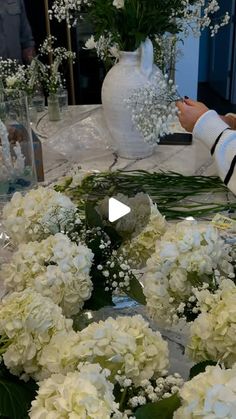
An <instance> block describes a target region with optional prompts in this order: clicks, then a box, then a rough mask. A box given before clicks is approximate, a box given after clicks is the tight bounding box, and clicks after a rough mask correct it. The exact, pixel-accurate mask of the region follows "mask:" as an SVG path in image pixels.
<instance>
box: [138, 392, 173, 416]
mask: <svg viewBox="0 0 236 419" xmlns="http://www.w3.org/2000/svg"><path fill="white" fill-rule="evenodd" d="M180 406H181V401H180V398H179V396H178V395H177V394H174V395H173V396H171V397H169V398H168V399H164V400H161V401H159V402H155V403H148V404H146V405H145V406H142V407H139V408H138V409H137V410H136V412H135V414H134V415H135V417H136V419H172V418H173V414H174V412H175V411H176V410H177V409H178V408H179V407H180Z"/></svg>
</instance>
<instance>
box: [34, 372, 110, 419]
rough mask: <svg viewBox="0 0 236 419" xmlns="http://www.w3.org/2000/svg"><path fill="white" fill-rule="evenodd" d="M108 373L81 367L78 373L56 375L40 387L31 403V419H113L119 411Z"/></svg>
mask: <svg viewBox="0 0 236 419" xmlns="http://www.w3.org/2000/svg"><path fill="white" fill-rule="evenodd" d="M108 376H109V371H107V370H103V369H102V367H101V366H100V365H98V364H97V365H96V364H93V365H90V364H85V365H81V366H80V368H79V371H75V372H70V373H68V374H67V375H62V374H55V375H52V376H51V377H50V378H48V379H47V380H45V381H43V382H41V383H40V387H39V390H38V395H37V397H36V399H35V400H34V401H33V402H32V407H31V410H30V413H29V417H30V418H31V419H39V418H41V419H49V418H55V419H56V418H58V419H59V418H71V419H72V418H74V419H76V418H78V419H79V418H90V419H110V418H111V417H112V414H113V413H115V412H117V411H118V405H117V403H115V398H114V395H113V388H114V387H113V385H112V383H110V382H109V381H108V379H107V378H108Z"/></svg>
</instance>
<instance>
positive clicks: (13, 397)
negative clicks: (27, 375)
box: [0, 378, 35, 419]
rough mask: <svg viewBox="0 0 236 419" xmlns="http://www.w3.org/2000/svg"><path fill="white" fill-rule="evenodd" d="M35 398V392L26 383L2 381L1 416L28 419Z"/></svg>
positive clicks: (0, 395)
mask: <svg viewBox="0 0 236 419" xmlns="http://www.w3.org/2000/svg"><path fill="white" fill-rule="evenodd" d="M34 398H35V392H34V390H31V389H30V388H29V387H28V386H26V385H25V383H24V382H20V380H18V382H15V381H11V380H9V379H4V378H1V379H0V416H4V417H7V418H10V419H23V418H26V417H27V416H28V414H27V412H28V410H29V408H30V405H31V401H32V400H33V399H34Z"/></svg>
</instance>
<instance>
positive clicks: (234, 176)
mask: <svg viewBox="0 0 236 419" xmlns="http://www.w3.org/2000/svg"><path fill="white" fill-rule="evenodd" d="M193 137H194V138H196V139H197V140H200V141H202V142H203V143H204V144H205V145H206V146H207V148H208V149H209V150H210V152H211V155H212V156H213V157H214V159H215V161H216V165H217V168H218V173H219V176H220V177H221V179H222V180H223V181H224V183H225V184H226V185H227V186H228V188H229V189H230V190H231V191H232V192H233V193H234V194H235V195H236V131H233V130H231V129H230V128H229V126H228V125H227V124H226V123H225V122H224V121H223V120H222V119H221V118H220V117H219V115H218V114H217V113H216V112H215V111H208V112H206V113H204V114H203V115H202V116H201V117H200V118H199V120H198V121H197V123H196V125H195V127H194V130H193Z"/></svg>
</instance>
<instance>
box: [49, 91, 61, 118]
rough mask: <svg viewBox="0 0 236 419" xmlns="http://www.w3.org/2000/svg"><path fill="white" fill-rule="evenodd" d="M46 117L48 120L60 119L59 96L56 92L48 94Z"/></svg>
mask: <svg viewBox="0 0 236 419" xmlns="http://www.w3.org/2000/svg"><path fill="white" fill-rule="evenodd" d="M48 119H49V121H60V119H61V111H60V104H59V97H58V95H57V94H52V95H49V96H48Z"/></svg>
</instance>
